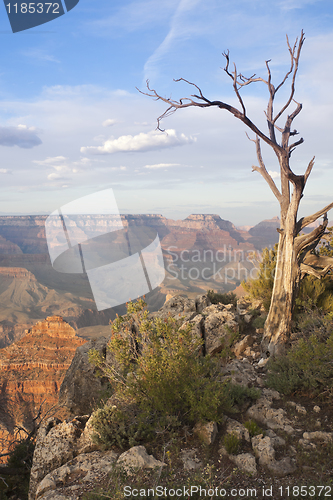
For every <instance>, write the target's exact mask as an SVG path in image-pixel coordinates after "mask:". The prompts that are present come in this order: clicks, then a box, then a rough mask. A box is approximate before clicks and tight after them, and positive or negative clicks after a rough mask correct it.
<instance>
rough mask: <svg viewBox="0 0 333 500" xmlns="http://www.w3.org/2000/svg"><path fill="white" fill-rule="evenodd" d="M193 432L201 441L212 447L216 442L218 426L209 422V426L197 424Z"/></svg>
mask: <svg viewBox="0 0 333 500" xmlns="http://www.w3.org/2000/svg"><path fill="white" fill-rule="evenodd" d="M193 432H194V433H195V434H196V435H197V436H198V437H199V438H200V439H201V441H203V442H204V443H205V444H207V445H210V444H212V443H213V442H214V441H215V438H216V436H217V424H216V422H208V423H207V424H202V423H197V424H196V425H195V426H194V429H193Z"/></svg>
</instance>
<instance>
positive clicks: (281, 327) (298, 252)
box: [142, 31, 333, 355]
mask: <svg viewBox="0 0 333 500" xmlns="http://www.w3.org/2000/svg"><path fill="white" fill-rule="evenodd" d="M304 40H305V37H304V33H303V31H302V32H301V36H300V38H299V39H298V38H297V39H296V41H295V43H294V45H293V46H291V44H290V43H289V39H288V36H287V46H288V51H289V55H290V66H289V69H288V71H287V72H286V74H285V75H284V78H283V79H282V81H281V82H280V83H279V84H278V85H277V86H274V85H273V83H272V75H271V69H270V66H269V63H270V60H268V61H266V68H267V77H266V79H265V78H261V77H257V76H256V75H255V74H254V75H252V76H250V77H245V76H244V75H242V74H241V73H238V72H237V68H236V65H235V64H233V68H230V61H229V52H228V51H227V52H225V53H224V54H223V56H224V57H225V60H226V64H225V67H224V71H225V72H226V74H227V75H228V76H229V77H230V78H231V80H232V85H233V89H234V92H235V94H236V96H237V99H238V101H239V106H238V108H236V107H234V106H231V105H230V104H227V103H226V102H223V101H215V100H214V101H211V100H209V99H208V98H207V97H205V96H204V94H203V92H202V91H201V89H200V88H199V87H198V86H197V85H196V84H194V83H191V82H189V81H188V80H185V79H184V78H180V79H178V80H175V81H176V82H179V81H183V82H186V83H188V84H189V85H191V86H192V87H194V88H195V89H196V90H195V92H196V93H195V94H192V95H191V96H190V97H186V98H182V99H179V100H178V101H177V100H174V99H171V98H165V97H162V96H161V95H159V94H158V93H157V91H156V90H154V89H152V88H150V86H149V81H147V88H148V92H142V93H143V94H145V95H148V96H150V97H153V98H155V99H157V100H161V101H164V102H165V103H166V104H167V105H168V108H167V109H166V111H165V112H164V113H163V114H162V115H161V116H160V117H159V118H158V119H157V122H158V125H157V128H158V129H159V130H161V131H163V130H162V129H161V127H160V124H161V120H162V119H163V118H166V117H168V116H170V115H171V114H172V113H174V112H175V111H176V110H177V109H181V108H189V107H200V108H210V107H216V108H219V109H222V110H226V111H228V112H229V113H231V114H232V115H234V116H235V117H236V118H238V119H239V120H240V121H241V122H243V123H244V124H245V125H246V126H247V127H248V128H249V129H250V130H251V131H252V132H253V133H254V134H255V138H253V139H251V140H252V141H253V142H254V143H255V147H256V153H257V160H258V165H256V166H252V171H256V172H259V173H260V174H261V175H262V176H263V178H264V179H265V180H266V182H267V183H268V185H269V187H270V188H271V190H272V192H273V194H274V195H275V197H276V198H277V200H278V202H279V204H280V212H281V215H280V220H281V225H280V229H278V231H279V243H278V256H277V264H276V272H275V278H274V287H273V293H272V300H271V305H270V310H269V313H268V316H267V320H266V323H265V331H264V337H263V341H262V351H263V353H266V354H267V355H269V354H270V355H274V354H277V353H278V352H281V351H283V348H284V345H285V343H286V342H287V340H288V337H289V334H290V329H291V321H292V312H293V307H294V300H295V298H296V295H297V290H298V287H299V282H300V279H301V278H302V277H303V276H304V275H305V274H313V275H315V276H317V277H318V278H320V277H322V276H324V275H326V274H327V273H328V272H330V270H331V269H333V258H329V260H327V258H326V259H325V262H324V261H323V262H322V261H321V260H320V259H319V260H315V261H314V260H313V259H312V257H310V254H311V252H312V251H313V249H314V248H315V247H316V246H317V244H318V243H319V241H320V239H321V237H322V236H323V235H324V233H325V229H326V227H327V212H328V211H329V210H330V209H331V208H333V203H330V204H329V205H327V206H326V207H324V208H323V209H321V210H319V211H318V212H316V213H315V214H313V215H310V216H308V217H303V218H301V219H299V220H297V213H298V208H299V204H300V201H301V198H302V197H303V191H304V188H305V185H306V183H307V180H308V178H309V175H310V173H311V170H312V168H313V165H314V158H312V160H311V161H310V162H309V164H308V165H307V168H306V169H305V173H304V174H303V175H296V174H295V173H294V172H293V171H292V169H291V166H290V158H291V154H292V152H293V151H294V150H295V148H296V147H297V146H299V145H300V144H302V143H303V142H304V140H303V138H302V137H301V138H299V139H297V140H294V142H292V138H294V137H295V136H296V135H297V134H298V132H297V130H292V129H291V126H292V123H293V121H294V119H295V118H296V117H297V116H298V115H299V113H300V112H301V110H302V104H300V103H298V102H296V101H295V99H294V94H295V81H296V75H297V70H298V66H299V60H300V55H301V49H302V46H303V43H304ZM288 79H289V81H290V92H288V98H287V100H286V102H285V104H284V105H283V106H282V107H281V108H280V110H278V111H275V109H274V99H275V96H276V94H277V92H278V91H279V90H280V89H281V87H282V86H283V85H284V84H285V83H286V81H287V80H288ZM256 82H262V83H264V84H265V85H266V86H267V88H268V92H269V98H268V105H267V110H266V112H265V115H266V119H267V129H268V130H267V132H266V133H265V132H263V131H262V130H260V129H259V128H258V127H257V126H256V125H255V123H254V122H253V121H252V120H251V119H250V118H249V117H248V116H247V112H246V108H245V104H244V101H243V98H242V96H241V90H242V88H243V87H246V86H247V85H250V84H252V83H256ZM281 122H283V123H282V124H281ZM278 123H279V125H278ZM260 141H264V142H265V143H266V144H268V145H269V146H270V147H271V148H272V149H273V151H274V153H275V155H276V157H277V160H278V162H279V166H280V173H281V187H280V189H279V188H278V187H277V185H276V184H275V181H274V180H273V178H272V177H271V175H270V174H269V173H268V171H267V169H266V167H265V163H264V160H263V158H262V154H261V142H260ZM322 216H323V217H324V219H323V223H322V224H320V225H319V227H317V228H316V229H314V230H313V231H312V232H310V233H309V234H302V230H303V229H304V228H305V227H307V226H308V225H309V224H311V223H313V222H315V221H316V220H317V219H319V218H320V217H322ZM323 266H324V267H323Z"/></svg>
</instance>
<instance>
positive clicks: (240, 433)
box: [226, 417, 250, 442]
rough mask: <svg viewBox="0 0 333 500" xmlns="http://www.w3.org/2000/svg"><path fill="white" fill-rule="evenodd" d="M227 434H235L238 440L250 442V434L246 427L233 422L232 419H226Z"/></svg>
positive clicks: (235, 421)
mask: <svg viewBox="0 0 333 500" xmlns="http://www.w3.org/2000/svg"><path fill="white" fill-rule="evenodd" d="M226 433H227V434H235V435H236V436H237V437H238V439H240V440H242V439H245V441H247V442H250V434H249V431H248V430H247V428H246V427H244V425H243V424H241V423H240V422H237V420H233V419H232V418H228V417H227V419H226Z"/></svg>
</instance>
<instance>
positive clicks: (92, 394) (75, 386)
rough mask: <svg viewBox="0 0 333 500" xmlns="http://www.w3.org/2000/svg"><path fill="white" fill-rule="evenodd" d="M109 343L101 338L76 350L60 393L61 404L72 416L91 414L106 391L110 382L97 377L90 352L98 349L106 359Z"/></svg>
mask: <svg viewBox="0 0 333 500" xmlns="http://www.w3.org/2000/svg"><path fill="white" fill-rule="evenodd" d="M107 343H108V339H107V338H105V337H100V338H99V339H97V340H91V341H90V342H87V343H86V344H84V345H82V346H80V347H78V348H77V349H76V352H75V356H74V358H73V361H72V363H71V365H70V367H69V368H68V370H67V372H66V375H65V378H64V380H63V382H62V384H61V387H60V391H59V404H61V405H64V406H65V407H66V408H67V409H68V410H69V412H70V414H71V415H84V414H86V413H90V412H91V411H92V409H93V408H94V407H95V406H96V404H97V402H98V399H99V396H100V394H101V392H102V391H103V390H105V389H106V387H107V384H108V381H107V379H106V378H99V377H97V376H96V368H95V367H94V366H93V365H92V364H91V363H89V361H88V352H89V350H90V349H96V350H97V351H98V352H99V353H100V354H101V355H102V356H103V357H104V358H105V357H106V346H107Z"/></svg>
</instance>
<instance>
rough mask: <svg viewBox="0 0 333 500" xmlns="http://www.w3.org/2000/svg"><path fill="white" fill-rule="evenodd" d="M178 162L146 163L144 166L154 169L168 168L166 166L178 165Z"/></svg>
mask: <svg viewBox="0 0 333 500" xmlns="http://www.w3.org/2000/svg"><path fill="white" fill-rule="evenodd" d="M179 165H180V163H156V164H155V165H146V166H145V167H144V168H150V169H156V168H168V167H179Z"/></svg>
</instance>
